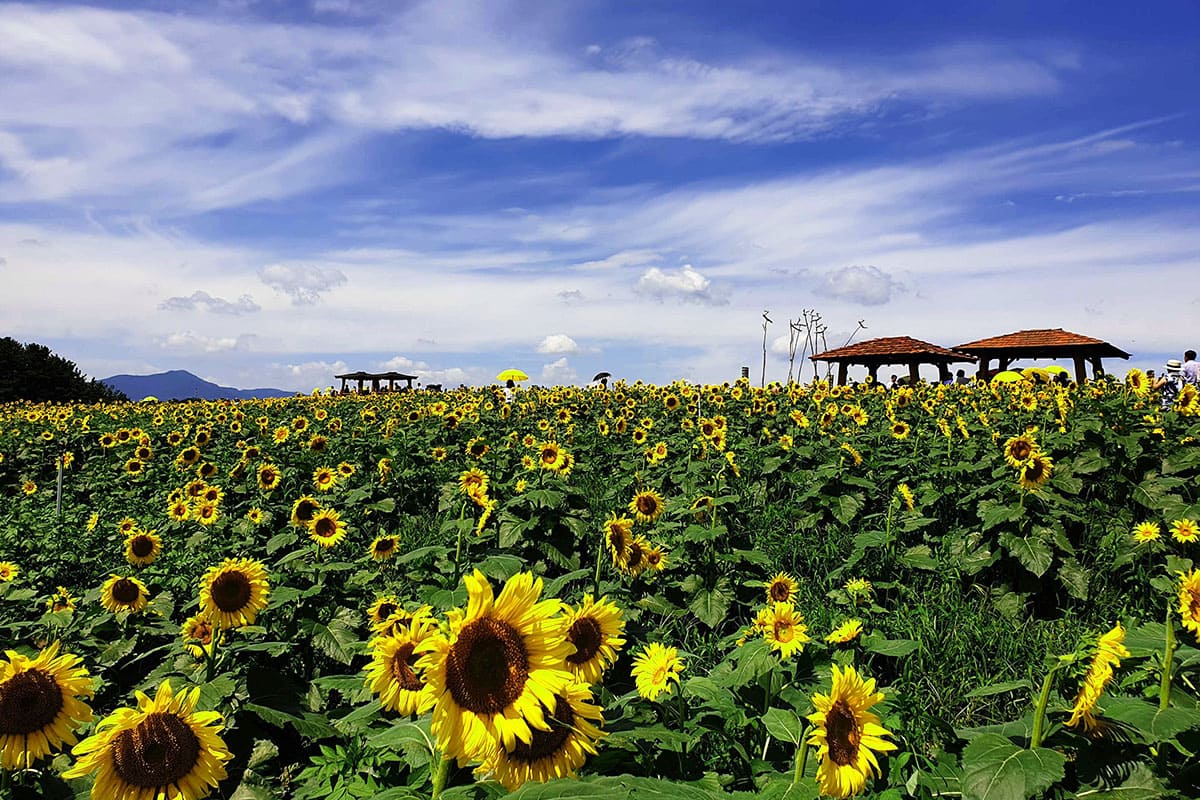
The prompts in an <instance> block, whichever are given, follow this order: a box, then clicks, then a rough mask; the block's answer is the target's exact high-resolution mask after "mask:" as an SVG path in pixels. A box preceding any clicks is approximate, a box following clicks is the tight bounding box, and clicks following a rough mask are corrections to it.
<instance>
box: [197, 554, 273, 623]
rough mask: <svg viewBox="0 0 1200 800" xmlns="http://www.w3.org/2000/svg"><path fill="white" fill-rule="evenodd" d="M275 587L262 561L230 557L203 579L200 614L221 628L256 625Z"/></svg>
mask: <svg viewBox="0 0 1200 800" xmlns="http://www.w3.org/2000/svg"><path fill="white" fill-rule="evenodd" d="M270 591H271V586H270V582H269V580H268V578H267V570H266V568H265V567H264V566H263V565H262V563H261V562H259V561H251V560H250V559H245V558H241V559H238V558H227V559H225V560H224V561H223V562H221V565H220V566H217V567H209V568H208V571H207V572H205V573H204V576H203V577H202V578H201V579H200V613H201V614H204V615H205V616H206V617H208V619H209V620H210V621H211V622H212V624H213V625H215V626H216V627H217V628H218V629H221V630H224V629H225V628H240V627H242V626H243V625H253V624H254V618H255V617H256V616H258V612H260V611H262V610H263V609H264V608H266V607H267V595H268V594H270Z"/></svg>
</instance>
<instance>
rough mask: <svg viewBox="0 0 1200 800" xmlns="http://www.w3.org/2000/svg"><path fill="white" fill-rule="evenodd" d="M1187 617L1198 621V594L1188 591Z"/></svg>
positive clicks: (1199, 617)
mask: <svg viewBox="0 0 1200 800" xmlns="http://www.w3.org/2000/svg"><path fill="white" fill-rule="evenodd" d="M1187 594H1188V617H1189V618H1191V619H1200V592H1194V591H1192V590H1191V589H1189V590H1188V593H1187Z"/></svg>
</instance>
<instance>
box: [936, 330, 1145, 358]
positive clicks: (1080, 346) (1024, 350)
mask: <svg viewBox="0 0 1200 800" xmlns="http://www.w3.org/2000/svg"><path fill="white" fill-rule="evenodd" d="M954 349H955V350H959V351H962V352H965V353H977V354H979V355H984V354H985V353H986V354H997V353H1001V352H1003V353H1007V354H1011V355H1014V356H1025V357H1028V358H1053V357H1055V356H1054V355H1053V354H1055V353H1057V354H1059V355H1060V356H1068V355H1072V354H1077V353H1081V354H1087V355H1092V356H1100V357H1103V358H1129V353H1126V352H1125V351H1124V350H1121V349H1120V348H1117V347H1114V346H1113V345H1111V344H1109V343H1108V342H1106V341H1103V340H1101V339H1095V338H1092V337H1091V336H1083V335H1082V334H1078V333H1072V332H1071V331H1065V330H1063V329H1062V328H1036V329H1032V330H1026V331H1017V332H1015V333H1006V334H1004V335H1003V336H992V337H990V338H988V339H979V340H977V341H974V342H967V343H966V344H960V345H958V346H957V347H955V348H954Z"/></svg>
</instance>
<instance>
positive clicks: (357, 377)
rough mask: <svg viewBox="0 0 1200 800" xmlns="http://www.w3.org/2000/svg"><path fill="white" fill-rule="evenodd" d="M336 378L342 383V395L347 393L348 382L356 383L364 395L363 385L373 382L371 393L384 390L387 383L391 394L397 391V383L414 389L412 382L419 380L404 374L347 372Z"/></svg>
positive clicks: (335, 376) (360, 392)
mask: <svg viewBox="0 0 1200 800" xmlns="http://www.w3.org/2000/svg"><path fill="white" fill-rule="evenodd" d="M333 377H334V378H336V379H338V380H340V381H341V382H342V388H341V391H342V394H345V393H346V381H356V382H357V383H358V393H359V394H362V393H363V385H364V384H365V383H366V382H367V381H370V382H371V391H372V392H378V391H380V390H381V389H382V382H383V381H387V390H388V391H389V392H394V391H396V383H397V382H401V381H402V382H404V383H405V384H406V385H407V388H408V389H412V388H413V385H412V382H413V381H415V380H416V379H417V376H416V375H405V374H404V373H403V372H361V371H360V372H347V373H346V374H344V375H334V376H333Z"/></svg>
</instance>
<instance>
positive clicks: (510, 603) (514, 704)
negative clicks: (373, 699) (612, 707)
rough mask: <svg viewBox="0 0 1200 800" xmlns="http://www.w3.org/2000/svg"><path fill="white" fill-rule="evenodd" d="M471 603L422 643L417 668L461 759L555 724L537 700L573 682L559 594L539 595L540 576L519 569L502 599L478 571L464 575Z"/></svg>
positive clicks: (448, 748) (447, 743) (449, 749)
mask: <svg viewBox="0 0 1200 800" xmlns="http://www.w3.org/2000/svg"><path fill="white" fill-rule="evenodd" d="M463 581H464V583H465V584H466V587H467V595H468V603H467V608H466V609H465V610H463V609H455V610H454V611H452V612H450V614H449V617H450V630H449V635H448V637H442V636H435V637H431V638H430V639H427V640H425V641H424V642H422V643H421V645H420V649H421V651H423V652H424V653H425V655H423V656H422V658H421V660H420V661H418V662H417V666H418V667H419V668H420V669H423V670H424V671H425V680H426V682H427V683H428V684H429V687H430V690H431V691H432V692H433V695H434V697H435V698H436V704H435V706H434V709H433V725H432V729H433V733H434V735H435V736H437V739H438V742H439V744H440V745H441V746H442V747H443V751H444V752H445V754H446V756H447V757H455V758H457V759H458V761H459V763H460V764H465V763H466V761H468V760H470V759H472V758H477V757H478V758H483V757H485V756H487V755H488V754H489V753H490V752H491V750H492V749H493V748H494V747H495V746H496V744H497V743H499V744H500V745H502V746H503V747H505V748H506V749H510V750H511V749H512V748H513V747H515V746H516V743H517V742H518V741H521V742H524V743H525V744H530V743H531V742H532V741H533V731H534V730H535V729H536V730H543V731H549V730H551V727H550V724H549V723H548V722H547V721H546V717H545V714H544V712H543V711H542V704H541V702H540V701H539V699H538V698H546V699H549V698H550V696H551V695H552V693H555V692H560V691H562V690H563V689H564V688H565V687H566V686H567V685H569V684H570V683H572V682H573V681H574V676H572V674H571V673H570V672H569V671H568V670H566V669H565V668H564V664H565V659H566V657H567V656H568V655H570V654H571V644H570V643H569V642H568V641H567V639H566V637H565V635H564V633H565V631H564V630H563V623H564V622H565V619H564V618H563V617H559V616H558V611H559V608H560V606H561V604H560V603H559V601H558V600H543V601H541V602H539V601H538V598H539V596H540V595H541V593H542V580H541V578H534V576H533V575H532V574H531V573H528V572H520V573H517V574H516V575H514V576H513V577H511V578H509V579H508V581H507V583H505V585H504V589H503V590H502V591H501V592H500V595H499V597H494V596H493V594H492V586H491V584H490V583H488V580H487V578H486V577H484V575H483V573H482V572H480V571H479V570H475V572H474V574H473V575H468V576H466V577H464V578H463Z"/></svg>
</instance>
